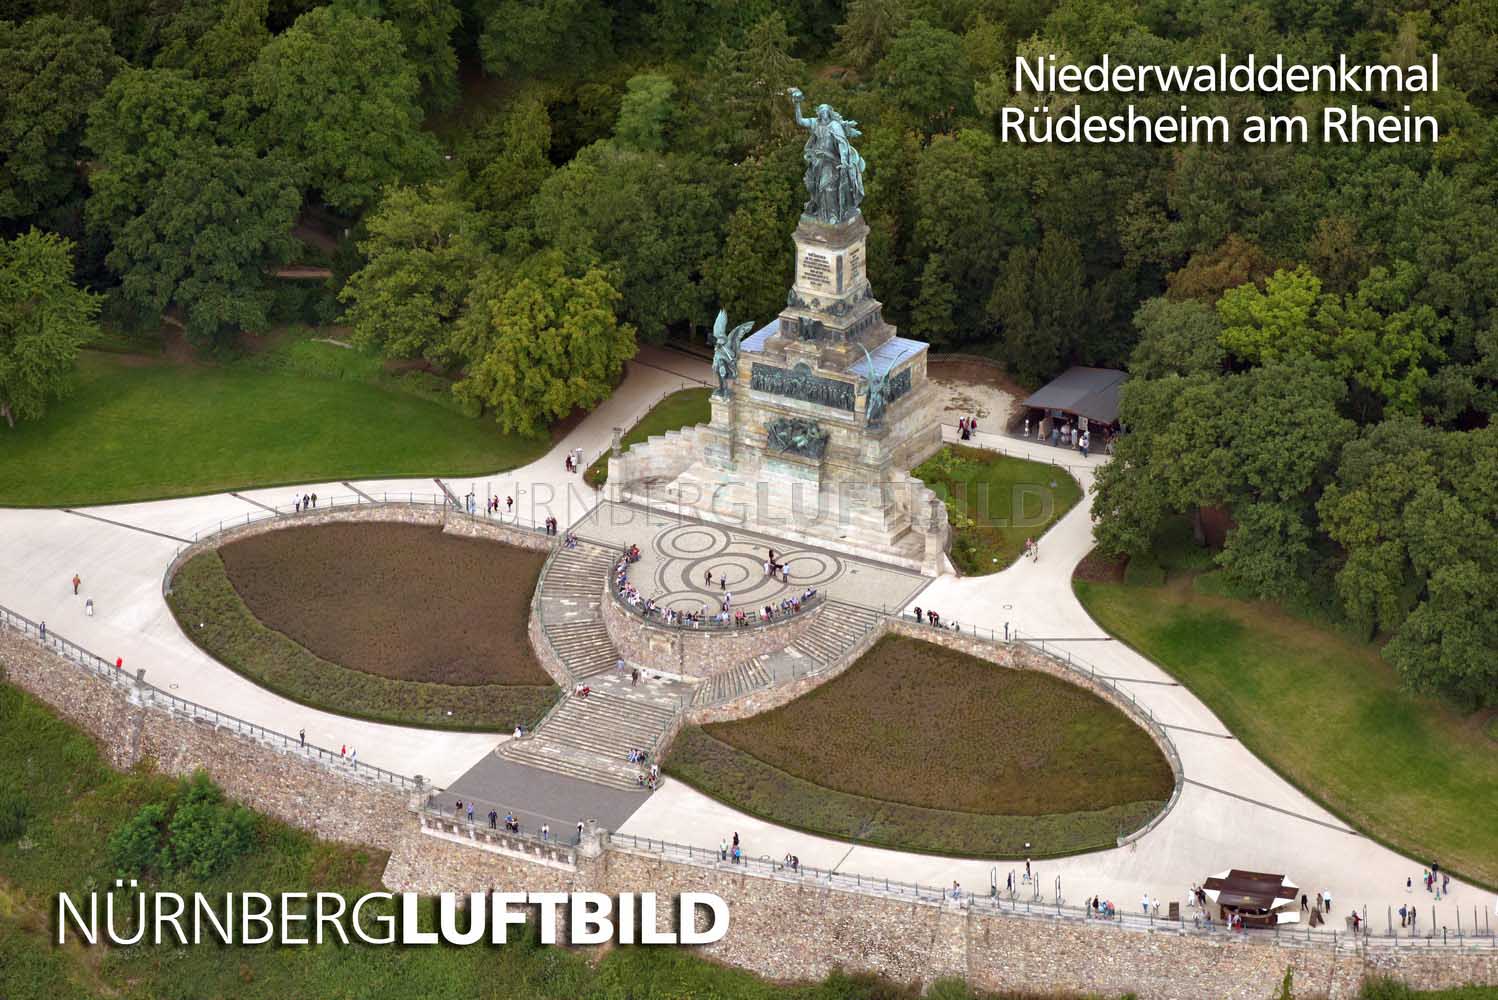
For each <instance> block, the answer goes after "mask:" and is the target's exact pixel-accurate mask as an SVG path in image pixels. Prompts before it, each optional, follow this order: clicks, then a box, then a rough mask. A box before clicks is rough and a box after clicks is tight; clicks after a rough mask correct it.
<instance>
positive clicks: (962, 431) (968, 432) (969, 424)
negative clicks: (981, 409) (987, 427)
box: [957, 417, 978, 441]
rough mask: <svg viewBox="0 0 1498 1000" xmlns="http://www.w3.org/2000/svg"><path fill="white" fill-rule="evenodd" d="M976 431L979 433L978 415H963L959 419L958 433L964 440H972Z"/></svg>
mask: <svg viewBox="0 0 1498 1000" xmlns="http://www.w3.org/2000/svg"><path fill="white" fill-rule="evenodd" d="M976 433H978V418H977V417H963V418H962V419H961V420H959V421H957V434H958V436H959V437H961V438H962V440H964V441H971V440H972V438H973V435H974V434H976Z"/></svg>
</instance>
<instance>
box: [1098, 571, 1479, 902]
mask: <svg viewBox="0 0 1498 1000" xmlns="http://www.w3.org/2000/svg"><path fill="white" fill-rule="evenodd" d="M1163 561H1165V562H1166V563H1167V564H1168V565H1167V566H1166V570H1167V579H1166V582H1165V583H1164V584H1163V585H1160V586H1146V585H1140V584H1135V585H1131V584H1128V583H1103V582H1095V581H1083V580H1077V581H1075V582H1074V587H1075V589H1076V592H1077V596H1078V597H1079V598H1080V599H1081V601H1082V604H1083V606H1084V607H1086V609H1087V612H1088V613H1089V614H1090V615H1092V617H1093V618H1094V619H1095V620H1096V621H1097V622H1098V624H1099V625H1101V626H1102V627H1103V628H1104V629H1106V630H1107V631H1108V632H1109V633H1111V634H1112V635H1114V636H1116V637H1118V638H1120V639H1122V640H1124V641H1125V642H1127V643H1128V644H1129V645H1130V646H1132V647H1134V648H1135V649H1137V650H1138V651H1139V652H1140V653H1142V654H1144V655H1145V656H1147V657H1149V658H1150V659H1152V660H1154V661H1155V662H1156V663H1158V664H1160V666H1162V667H1164V668H1165V669H1166V670H1167V671H1169V672H1170V673H1171V675H1172V676H1174V677H1175V678H1177V679H1178V680H1180V681H1181V683H1183V684H1184V685H1186V686H1187V687H1188V688H1189V689H1190V690H1191V692H1192V693H1193V694H1195V695H1196V696H1197V697H1198V698H1200V699H1201V700H1202V701H1203V702H1204V703H1205V704H1206V705H1207V706H1208V707H1209V708H1211V709H1212V711H1213V712H1214V713H1216V715H1217V716H1218V718H1220V719H1222V721H1223V723H1224V724H1225V725H1226V726H1227V727H1228V729H1230V730H1231V731H1232V732H1233V734H1234V735H1235V736H1237V737H1238V738H1239V739H1240V740H1242V741H1243V744H1244V745H1245V746H1246V747H1248V749H1249V750H1251V751H1253V753H1254V754H1255V755H1256V756H1258V757H1259V758H1260V759H1261V760H1263V761H1265V762H1266V763H1268V764H1269V765H1270V766H1271V767H1273V768H1274V769H1275V770H1276V771H1278V772H1279V773H1280V774H1281V775H1283V776H1284V777H1285V778H1286V779H1287V780H1288V781H1290V782H1291V783H1293V784H1294V785H1296V786H1297V787H1298V788H1300V789H1301V790H1303V791H1305V792H1306V793H1307V794H1308V795H1311V796H1312V797H1313V798H1315V799H1316V800H1317V801H1319V802H1321V803H1322V804H1323V805H1324V806H1326V808H1328V809H1329V810H1331V811H1332V812H1334V813H1336V814H1337V815H1338V816H1341V817H1342V818H1343V819H1344V820H1346V821H1347V822H1348V823H1349V824H1351V825H1352V826H1354V827H1356V828H1357V829H1359V830H1361V831H1363V832H1364V833H1367V834H1369V835H1370V836H1372V837H1374V838H1376V839H1378V840H1379V841H1381V842H1383V843H1385V844H1387V845H1389V846H1390V847H1392V848H1394V849H1395V850H1398V851H1400V852H1401V853H1403V854H1406V855H1408V856H1409V857H1411V858H1414V859H1417V861H1419V862H1421V863H1426V864H1428V863H1429V862H1430V861H1431V860H1432V859H1434V860H1438V861H1440V863H1441V866H1442V867H1443V868H1445V869H1447V870H1450V871H1452V872H1456V873H1461V874H1462V875H1465V876H1466V877H1468V878H1470V879H1473V880H1475V881H1478V882H1481V883H1483V884H1485V885H1487V886H1488V887H1490V888H1491V887H1493V886H1495V885H1498V827H1495V826H1494V825H1493V824H1492V823H1488V822H1484V821H1483V820H1482V819H1481V818H1480V817H1484V816H1491V815H1493V814H1494V813H1495V811H1498V753H1495V752H1494V748H1493V745H1492V743H1491V742H1489V741H1488V739H1487V737H1486V736H1485V735H1484V733H1483V732H1482V726H1481V720H1480V719H1479V718H1478V717H1477V716H1471V717H1463V716H1461V715H1460V714H1458V713H1456V712H1454V711H1452V710H1451V708H1450V707H1449V706H1446V705H1444V704H1442V703H1440V702H1438V701H1436V700H1433V699H1429V698H1423V697H1417V696H1415V695H1411V694H1410V693H1408V692H1406V691H1404V690H1403V689H1402V688H1401V687H1400V686H1399V682H1398V678H1397V677H1396V676H1395V674H1394V671H1393V670H1392V668H1390V667H1389V665H1388V664H1387V663H1385V662H1384V660H1383V659H1382V657H1380V656H1379V655H1378V650H1377V647H1375V646H1374V645H1371V644H1369V643H1365V642H1360V641H1358V640H1356V639H1353V638H1351V637H1348V636H1346V635H1344V634H1342V633H1339V632H1337V631H1334V630H1332V629H1330V628H1327V627H1325V626H1324V625H1322V624H1318V623H1315V622H1310V621H1306V620H1304V619H1301V618H1298V617H1295V616H1293V615H1291V614H1289V613H1287V612H1286V611H1284V610H1283V609H1280V608H1277V607H1275V606H1273V605H1270V604H1266V603H1259V602H1250V601H1243V600H1237V599H1233V598H1229V597H1224V596H1220V595H1218V594H1214V593H1211V592H1210V591H1212V590H1213V589H1214V588H1213V584H1212V581H1213V579H1214V577H1215V574H1199V573H1197V572H1195V571H1192V570H1183V569H1177V568H1175V566H1176V563H1175V561H1174V560H1169V559H1166V560H1163Z"/></svg>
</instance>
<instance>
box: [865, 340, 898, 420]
mask: <svg viewBox="0 0 1498 1000" xmlns="http://www.w3.org/2000/svg"><path fill="white" fill-rule="evenodd" d="M858 346H859V347H863V345H862V344H859V345H858ZM863 356H864V357H865V358H868V359H869V405H868V406H867V407H865V408H864V412H865V414H866V415H867V417H868V420H867V423H868V426H870V427H878V426H879V425H880V424H882V423H884V404H885V403H887V402H889V396H888V393H889V389H888V384H889V371H890V368H893V367H894V363H893V362H891V363H890V366H889V368H886V369H884V372H883V374H880V373H879V369H878V368H876V367H874V356H873V355H872V354H870V353H869V349H868V348H867V347H863Z"/></svg>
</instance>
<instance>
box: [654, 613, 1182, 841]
mask: <svg viewBox="0 0 1498 1000" xmlns="http://www.w3.org/2000/svg"><path fill="white" fill-rule="evenodd" d="M914 720H939V721H934V722H933V723H932V724H918V723H916V722H915V721H914ZM666 767H667V770H668V771H670V772H671V773H673V774H675V775H677V776H678V777H680V778H681V779H682V780H684V781H686V782H688V783H689V784H691V785H693V786H695V787H697V788H699V789H700V790H702V791H703V792H705V793H706V794H709V795H712V796H713V797H715V798H718V799H721V800H723V801H725V802H728V803H730V804H732V805H734V806H735V807H737V808H740V809H745V810H747V811H749V812H752V813H755V814H757V815H760V816H763V817H765V818H767V819H772V820H774V821H775V822H779V823H784V824H786V825H789V826H794V827H797V828H798V829H803V830H808V831H812V832H816V833H822V834H826V835H829V836H834V837H840V838H843V839H847V840H856V841H860V842H865V843H870V844H877V845H879V846H883V847H896V848H902V849H908V850H917V851H924V852H929V853H938V854H961V855H968V856H978V857H1016V856H1019V857H1022V856H1024V854H1025V846H1024V845H1025V844H1026V843H1027V842H1028V843H1030V844H1031V845H1032V847H1031V853H1032V854H1034V855H1036V856H1041V855H1061V854H1073V853H1076V852H1079V851H1084V850H1091V849H1094V848H1097V847H1102V846H1109V845H1111V844H1113V843H1114V842H1115V840H1116V838H1117V837H1118V836H1119V835H1121V834H1124V833H1128V832H1130V831H1132V830H1134V829H1136V828H1138V827H1139V826H1141V825H1143V824H1144V823H1145V822H1146V821H1147V820H1148V818H1149V817H1150V816H1152V815H1154V814H1155V813H1156V812H1158V811H1159V809H1160V807H1161V805H1162V804H1163V803H1164V802H1165V801H1166V800H1167V799H1168V798H1169V797H1170V792H1171V788H1172V787H1173V783H1174V778H1173V776H1172V774H1171V771H1170V766H1169V764H1168V762H1167V761H1166V760H1165V758H1164V756H1163V755H1161V754H1160V752H1159V750H1158V748H1157V747H1156V746H1155V744H1154V742H1153V741H1152V740H1151V739H1150V737H1149V736H1148V734H1146V733H1145V732H1144V731H1143V730H1141V729H1139V728H1138V727H1137V726H1135V725H1134V723H1133V722H1132V721H1131V720H1129V719H1128V717H1127V716H1125V715H1124V714H1123V713H1122V712H1120V711H1118V710H1117V709H1116V708H1114V707H1113V706H1112V705H1109V704H1108V703H1107V702H1106V701H1104V700H1103V699H1101V698H1099V697H1097V696H1096V695H1094V694H1092V693H1091V692H1089V691H1085V690H1083V689H1082V688H1079V687H1076V686H1074V685H1071V684H1067V683H1066V682H1064V681H1062V680H1059V679H1057V678H1054V677H1051V676H1049V675H1047V674H1043V673H1039V672H1036V671H1027V670H1011V669H1007V668H1004V667H998V666H995V665H994V664H991V663H988V662H986V661H984V660H979V659H977V658H975V657H971V656H967V655H965V654H963V653H959V652H957V651H955V650H949V649H946V648H944V647H940V646H934V645H930V644H928V643H923V642H919V641H917V640H914V639H908V638H904V637H899V636H886V637H885V638H884V639H882V640H880V642H879V643H878V644H877V645H876V646H875V647H874V648H873V649H871V650H870V651H869V652H868V653H867V654H865V655H864V656H863V657H861V658H860V659H859V661H858V662H857V663H855V664H854V665H853V666H852V667H851V668H849V669H848V670H847V671H846V672H844V673H843V674H842V675H840V676H838V677H836V678H834V679H833V680H831V681H828V682H827V683H825V684H823V685H822V686H820V687H818V688H817V689H815V690H814V691H812V692H810V693H809V694H807V695H805V696H803V697H801V698H798V699H797V700H795V701H793V702H791V703H789V704H787V705H783V706H781V707H780V708H777V709H774V710H772V711H769V712H765V713H762V714H760V715H757V716H753V717H751V718H748V719H741V720H737V721H734V722H724V723H715V724H712V725H709V726H706V727H702V728H693V729H689V730H687V731H686V734H685V736H684V738H683V737H678V739H677V742H676V744H675V746H674V747H673V749H672V752H671V754H670V757H669V758H668V760H667V762H666Z"/></svg>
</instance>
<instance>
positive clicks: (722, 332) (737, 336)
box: [712, 309, 754, 399]
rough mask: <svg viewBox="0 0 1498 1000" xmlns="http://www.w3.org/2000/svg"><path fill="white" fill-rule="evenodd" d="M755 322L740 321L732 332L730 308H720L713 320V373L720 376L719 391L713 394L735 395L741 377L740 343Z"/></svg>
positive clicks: (725, 396) (725, 397) (724, 396)
mask: <svg viewBox="0 0 1498 1000" xmlns="http://www.w3.org/2000/svg"><path fill="white" fill-rule="evenodd" d="M753 325H754V324H753V323H740V324H739V325H738V326H736V327H734V328H733V330H732V331H731V332H730V331H729V329H728V310H726V309H719V310H718V318H717V319H716V320H714V321H713V334H712V338H713V344H714V346H713V374H714V375H716V376H718V391H717V392H715V393H714V394H713V395H715V396H719V397H721V398H723V399H727V398H729V397H730V396H732V395H733V383H734V380H735V379H737V378H738V377H739V344H740V343H742V342H743V340H744V336H745V334H747V333H748V332H749V328H750V327H752V326H753Z"/></svg>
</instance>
